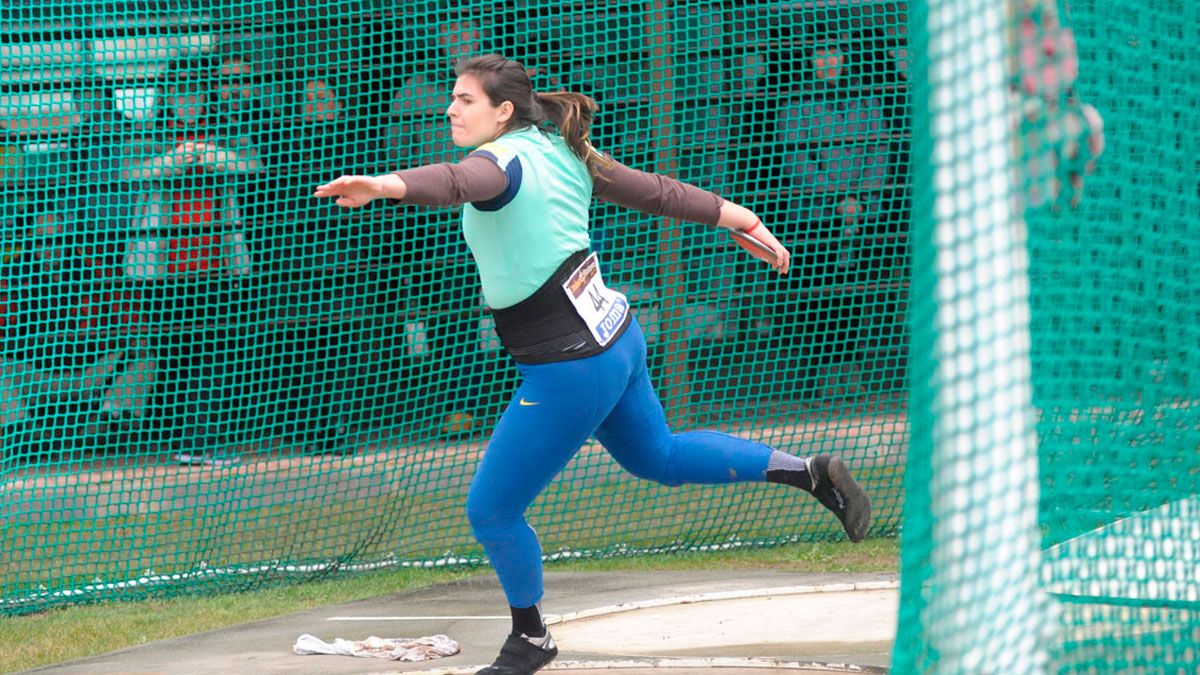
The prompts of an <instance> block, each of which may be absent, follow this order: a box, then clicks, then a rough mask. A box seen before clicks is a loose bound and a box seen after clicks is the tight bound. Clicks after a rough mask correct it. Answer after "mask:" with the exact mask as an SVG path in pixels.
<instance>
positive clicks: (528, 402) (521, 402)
mask: <svg viewBox="0 0 1200 675" xmlns="http://www.w3.org/2000/svg"><path fill="white" fill-rule="evenodd" d="M517 403H520V404H521V405H525V406H529V405H537V402H536V401H526V400H525V398H524V397H522V398H521V400H520V401H517Z"/></svg>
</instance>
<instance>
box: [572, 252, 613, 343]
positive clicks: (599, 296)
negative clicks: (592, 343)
mask: <svg viewBox="0 0 1200 675" xmlns="http://www.w3.org/2000/svg"><path fill="white" fill-rule="evenodd" d="M562 286H563V291H565V292H566V294H567V297H568V298H570V300H571V304H572V305H574V306H575V312H576V313H577V314H579V316H580V318H582V319H583V322H584V323H586V324H587V327H588V330H590V331H592V335H593V336H594V337H595V338H596V342H598V343H599V344H600V346H601V347H603V346H605V345H607V344H608V343H609V342H611V341H612V339H613V336H615V335H616V334H617V331H618V330H620V328H621V324H623V323H624V322H625V315H627V314H629V300H628V299H627V298H626V297H625V295H624V294H622V293H619V292H617V291H614V290H612V289H611V288H609V287H607V286H605V285H604V279H603V278H602V277H601V276H600V262H599V259H598V258H597V257H596V254H595V253H592V254H591V255H589V256H588V257H587V259H586V260H584V261H583V263H582V264H580V265H579V267H576V268H575V271H574V272H572V273H571V276H570V277H568V278H567V280H566V282H564V283H563V285H562Z"/></svg>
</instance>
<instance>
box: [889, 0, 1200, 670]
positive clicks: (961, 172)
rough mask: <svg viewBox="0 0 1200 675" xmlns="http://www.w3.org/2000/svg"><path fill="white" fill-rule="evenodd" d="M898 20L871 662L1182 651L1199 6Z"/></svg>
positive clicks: (901, 664)
mask: <svg viewBox="0 0 1200 675" xmlns="http://www.w3.org/2000/svg"><path fill="white" fill-rule="evenodd" d="M909 20H910V26H911V27H912V30H911V32H910V38H911V43H910V49H911V53H912V55H913V57H912V62H911V70H910V72H911V74H912V77H911V82H912V86H913V95H912V96H913V97H912V100H913V110H914V113H915V114H914V117H913V144H912V157H913V211H912V228H911V236H912V249H911V251H912V255H913V267H912V269H913V278H912V287H911V288H912V293H911V296H912V298H913V301H912V305H911V324H910V325H911V328H912V330H911V333H910V339H909V343H908V344H909V355H910V372H911V378H912V379H911V382H912V389H911V398H910V407H909V410H910V411H911V439H912V440H911V444H910V448H909V452H908V462H907V464H906V476H905V484H906V492H905V500H906V502H905V506H904V509H905V518H904V525H903V534H902V541H903V546H902V549H903V555H902V580H901V604H900V622H899V630H898V634H897V637H896V646H895V653H894V662H893V666H894V668H895V670H896V671H897V672H949V673H981V672H998V673H999V672H1004V673H1008V672H1012V673H1017V672H1021V673H1024V672H1093V673H1108V672H1122V673H1125V672H1154V673H1160V672H1170V673H1176V672H1178V673H1184V672H1189V673H1190V672H1195V671H1196V669H1197V667H1198V664H1200V628H1198V626H1200V621H1198V618H1200V615H1198V612H1200V496H1198V495H1200V402H1197V401H1196V400H1195V399H1194V395H1193V390H1191V387H1192V386H1196V378H1197V375H1198V370H1197V369H1198V365H1200V328H1198V325H1200V324H1198V322H1197V320H1198V319H1200V293H1197V291H1196V288H1197V281H1198V278H1197V274H1196V272H1195V271H1194V267H1195V266H1194V265H1192V263H1191V255H1192V254H1194V253H1195V251H1196V247H1197V245H1200V215H1198V214H1200V209H1198V208H1197V207H1200V203H1198V202H1200V195H1198V191H1197V188H1198V184H1197V164H1196V156H1197V153H1200V135H1197V133H1196V129H1197V128H1198V123H1200V112H1198V110H1200V108H1198V107H1197V103H1198V100H1197V99H1198V97H1200V87H1198V86H1197V85H1198V84H1200V28H1198V26H1200V23H1198V20H1200V11H1198V9H1197V7H1196V5H1195V3H1190V2H1185V1H1182V0H1181V1H1175V2H1171V1H1167V2H1155V3H1150V2H1134V3H1115V2H1105V1H1102V0H1082V1H1079V0H1073V1H1072V2H1070V3H1069V6H1060V7H1055V5H1054V4H1053V3H1052V2H1046V3H1041V2H1011V3H997V2H990V1H988V0H928V1H927V2H920V3H917V2H914V3H911V4H910V17H909ZM1061 26H1069V27H1071V28H1072V29H1073V31H1074V36H1075V42H1077V44H1078V55H1079V63H1078V78H1077V79H1076V78H1074V77H1073V71H1074V64H1072V63H1070V62H1069V59H1065V58H1063V54H1064V52H1063V50H1062V49H1061V47H1062V46H1064V45H1065V44H1066V43H1067V42H1069V40H1065V39H1064V31H1063V30H1062V27H1061ZM998 63H1006V64H1007V67H1006V68H1004V69H1003V70H1002V71H1001V72H997V71H996V70H995V65H996V64H998ZM1085 105H1091V106H1094V108H1095V109H1096V110H1097V111H1099V113H1100V115H1101V116H1102V117H1103V120H1104V129H1105V132H1104V134H1103V137H1104V139H1105V141H1106V148H1105V149H1104V151H1103V155H1101V156H1100V157H1099V159H1098V160H1097V161H1096V163H1095V173H1094V174H1093V175H1087V174H1088V171H1089V169H1090V168H1091V167H1089V166H1088V163H1089V161H1091V160H1092V159H1094V156H1093V153H1094V152H1095V150H1097V149H1098V148H1096V147H1094V146H1093V145H1092V143H1093V142H1094V141H1095V140H1096V139H1095V137H1096V136H1097V134H1096V129H1095V128H1093V127H1092V126H1090V125H1088V124H1087V122H1086V121H1087V115H1088V112H1087V110H1086V109H1085V107H1084V106H1085ZM1080 179H1083V180H1082V181H1081V180H1080Z"/></svg>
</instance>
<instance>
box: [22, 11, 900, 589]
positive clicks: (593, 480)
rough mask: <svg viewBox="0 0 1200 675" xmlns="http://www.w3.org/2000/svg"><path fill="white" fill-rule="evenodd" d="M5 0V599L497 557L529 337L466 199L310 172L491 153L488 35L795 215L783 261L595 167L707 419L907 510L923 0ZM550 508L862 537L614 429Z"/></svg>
mask: <svg viewBox="0 0 1200 675" xmlns="http://www.w3.org/2000/svg"><path fill="white" fill-rule="evenodd" d="M0 23H2V30H3V35H4V36H5V37H4V41H3V44H2V45H0V63H2V67H0V78H2V79H0V123H2V125H3V126H2V129H0V133H2V134H3V136H2V138H3V142H2V144H0V147H2V151H3V153H4V161H3V167H4V168H3V171H4V173H3V181H2V182H0V186H2V187H0V189H2V190H3V192H2V197H0V203H2V204H3V209H4V230H3V231H4V234H5V239H4V246H5V253H4V267H3V270H4V275H3V284H4V287H3V289H0V292H2V297H3V303H0V304H3V308H2V309H3V312H2V313H0V319H2V320H3V326H2V327H0V328H2V330H3V333H2V334H3V340H4V342H3V344H4V353H3V362H2V364H0V368H3V372H2V374H0V392H2V394H0V396H2V397H3V398H2V399H0V400H2V406H3V409H2V412H0V414H2V417H0V421H2V422H3V425H2V427H0V428H2V430H3V436H2V438H0V440H2V442H3V464H2V465H0V481H2V483H0V485H2V487H0V550H2V553H0V598H2V600H0V612H4V613H22V612H30V611H36V610H40V609H43V608H46V607H51V606H54V605H61V604H66V603H77V602H90V601H100V600H109V599H117V598H142V597H150V596H154V597H164V596H170V595H177V594H183V593H202V592H225V591H238V590H244V589H250V588H255V587H258V586H261V585H264V584H269V583H281V582H284V581H303V580H306V579H312V578H316V577H321V576H325V575H329V574H332V573H340V572H353V571H361V570H370V569H378V568H385V567H396V566H434V565H473V564H483V563H485V562H486V561H485V560H484V558H483V555H482V550H481V549H480V547H479V546H478V545H477V544H476V543H475V542H474V540H473V538H472V536H471V533H470V530H469V525H468V522H467V518H466V515H465V512H464V504H465V498H466V492H467V488H468V486H469V484H470V480H471V477H472V475H473V473H474V469H475V465H476V463H477V462H478V460H479V458H480V456H481V454H482V452H483V450H484V448H485V445H486V439H487V434H488V432H489V430H490V429H491V428H492V427H493V426H494V425H495V423H496V421H497V419H498V418H499V416H500V414H501V413H502V412H503V410H504V409H505V406H506V405H507V403H508V401H509V400H510V397H511V396H512V394H513V392H514V390H515V387H516V385H517V372H516V369H515V368H514V367H513V365H512V363H511V360H510V359H509V358H508V357H507V356H506V355H505V353H504V352H503V351H502V350H501V349H500V344H499V341H498V339H497V338H496V336H495V334H494V332H493V330H492V322H491V319H490V317H489V315H488V314H487V313H486V312H485V311H484V307H483V305H482V301H481V297H480V292H479V282H478V278H477V274H476V271H475V268H474V263H473V261H472V260H471V258H470V254H469V252H468V250H467V248H466V246H465V244H464V243H463V241H462V238H461V234H460V232H459V222H460V217H459V214H458V213H457V212H456V211H455V210H453V209H426V208H419V207H406V206H398V205H393V204H388V203H384V202H382V201H380V202H375V203H372V204H371V205H369V206H367V207H365V208H362V209H355V210H350V209H341V208H339V207H337V206H335V205H333V204H332V203H331V201H330V200H320V199H316V198H314V197H312V192H313V189H314V187H315V186H317V185H319V184H321V183H323V182H326V181H328V180H330V179H332V178H335V177H337V176H338V175H341V174H343V173H367V174H381V173H385V172H387V171H391V170H394V169H396V168H402V167H407V166H413V165H418V164H423V163H429V162H439V161H453V160H455V159H456V158H459V157H461V156H462V155H463V154H464V151H462V150H459V149H456V148H454V147H453V146H452V144H451V143H450V137H449V127H448V123H447V120H446V117H445V114H444V113H445V106H446V104H447V100H448V96H449V93H450V91H451V89H452V87H453V75H452V65H453V63H454V62H455V61H456V60H457V59H459V58H461V57H463V56H468V55H472V54H478V53H485V52H501V53H504V54H506V55H509V56H511V57H513V58H516V59H518V60H520V61H522V62H523V63H524V64H525V65H526V66H527V67H528V68H530V69H531V73H532V77H533V79H534V82H535V85H536V87H537V88H538V89H539V90H544V91H551V90H558V89H566V90H573V91H578V92H581V93H585V94H588V95H590V96H592V97H594V98H595V99H596V101H597V102H598V104H599V106H600V112H599V115H598V120H597V123H596V125H595V127H594V133H593V141H594V143H595V145H596V146H597V147H599V148H600V149H602V150H604V151H607V152H610V153H611V154H612V155H613V156H615V157H616V158H617V159H619V160H620V161H622V162H624V163H626V164H628V165H630V166H632V167H635V168H638V169H644V170H652V171H658V172H662V173H665V174H668V175H672V176H676V177H678V178H679V179H682V180H685V181H688V182H691V183H694V184H696V185H699V186H701V187H703V188H706V189H710V190H713V191H715V192H717V193H719V194H721V195H723V196H726V197H728V198H730V199H733V200H736V201H738V202H741V203H743V204H745V205H747V206H748V207H750V208H752V209H754V210H755V211H756V212H757V213H758V214H760V215H761V217H762V218H763V220H764V221H766V222H768V223H770V224H771V227H772V229H773V230H774V231H775V233H776V234H777V235H778V236H779V237H781V238H782V239H783V240H784V241H786V242H788V245H789V246H790V248H791V249H792V251H793V252H794V270H793V272H792V273H791V274H790V275H788V276H787V277H779V276H777V275H775V274H774V273H773V272H771V270H770V269H769V267H767V266H766V265H765V264H763V263H761V262H758V261H756V260H754V259H752V258H751V257H750V256H749V255H747V254H746V253H745V252H743V250H742V249H741V248H739V247H738V246H736V245H735V244H734V243H733V242H732V241H731V240H730V239H729V237H728V236H727V235H725V234H724V233H723V232H721V231H719V230H717V229H715V228H712V227H708V226H704V225H693V224H687V223H680V222H672V221H665V220H664V219H662V218H657V217H650V216H645V215H642V214H639V213H634V212H629V211H626V210H622V209H619V208H617V207H615V206H612V205H608V204H604V203H600V202H597V203H596V205H595V209H594V214H593V215H594V218H593V221H592V228H591V235H592V240H593V246H594V248H595V249H596V250H598V251H599V252H600V255H601V256H602V260H603V264H604V266H605V274H606V276H607V277H608V279H607V281H608V283H609V285H610V286H614V287H616V288H617V289H619V290H621V291H622V292H624V293H626V294H627V295H628V296H629V298H630V300H631V303H632V305H633V307H634V310H635V313H636V316H637V317H638V319H639V321H640V322H641V324H642V325H643V327H644V328H645V332H646V334H647V339H648V343H649V363H650V368H651V374H652V378H653V381H654V382H655V384H656V386H657V387H658V389H659V393H660V395H661V398H662V400H663V404H664V407H665V409H666V412H667V415H668V417H669V418H670V420H671V423H672V424H673V426H674V427H675V428H676V429H677V430H684V429H696V428H709V429H720V430H725V431H728V432H731V433H736V434H740V435H743V436H746V437H750V438H754V439H758V440H761V441H763V442H766V443H769V444H771V445H773V446H775V447H778V448H780V449H782V450H785V451H788V452H791V453H795V454H801V455H808V454H815V453H820V452H829V453H837V454H840V455H842V456H843V457H844V458H845V459H846V461H847V462H848V463H849V464H850V465H851V467H852V468H853V469H854V471H855V472H856V473H857V475H858V477H859V478H860V479H861V480H862V481H863V482H864V484H865V485H866V488H867V489H868V490H869V491H870V493H871V495H872V497H873V498H874V500H875V504H876V509H875V521H874V526H873V529H872V533H873V534H874V535H878V536H888V535H894V534H895V533H896V532H897V530H898V528H899V518H900V492H901V475H902V472H901V466H902V462H903V457H904V448H905V445H906V443H907V438H906V434H905V431H906V421H905V414H904V408H905V390H906V384H905V370H904V354H903V348H904V345H903V339H904V338H903V336H904V334H905V330H906V329H905V311H904V308H905V305H906V295H907V286H908V282H907V277H908V274H907V271H906V269H907V268H906V265H907V263H906V258H905V255H904V250H905V246H906V241H907V240H906V230H907V223H908V211H907V209H908V207H907V199H908V197H907V192H908V189H909V180H908V169H907V163H908V161H907V154H906V153H907V147H908V142H909V131H908V118H907V110H906V100H907V99H906V97H907V93H908V90H907V84H906V74H905V58H906V55H905V51H904V49H905V32H906V27H905V16H904V13H903V12H902V11H901V8H900V6H899V5H897V4H895V3H879V4H874V3H864V4H857V3H855V4H848V3H842V4H840V5H839V6H838V7H837V8H824V7H814V8H811V9H803V10H798V9H797V8H796V7H795V6H794V5H790V4H784V3H776V2H770V3H766V2H764V3H750V4H739V5H737V6H736V7H735V6H726V5H722V4H720V3H716V2H669V3H668V2H657V3H640V2H624V1H620V2H617V1H611V2H582V3H581V2H576V3H559V2H532V1H531V2H518V3H507V4H506V3H490V2H488V3H474V4H471V3H465V4H464V3H458V2H455V3H449V2H436V1H424V2H405V3H391V2H389V3H379V4H377V5H372V4H369V3H363V2H359V1H358V0H328V1H315V0H313V1H308V2H286V3H285V2H278V3H275V2H245V3H242V2H211V1H205V2H200V1H199V0H196V1H195V2H194V3H192V4H189V3H188V2H183V1H180V2H168V1H165V0H164V1H163V2H91V3H82V2H77V1H73V2H51V1H49V0H35V2H33V3H25V4H24V5H17V6H15V7H14V6H12V5H6V6H5V9H3V10H0ZM181 453H182V454H183V456H182V457H181V456H180V454H181ZM184 462H188V463H184ZM529 518H530V521H531V523H532V524H533V526H534V527H536V528H537V530H538V532H539V535H540V537H541V540H542V544H543V547H544V550H545V554H546V556H547V557H548V558H549V559H551V560H556V559H563V558H575V557H582V556H591V557H595V556H614V555H626V554H635V553H658V552H670V551H679V550H690V551H699V550H712V549H721V548H733V547H742V546H763V545H773V544H780V543H785V542H795V541H813V540H834V539H842V538H844V536H845V535H844V534H843V533H842V530H841V527H840V525H839V524H838V523H837V521H836V519H834V518H833V517H832V515H830V514H829V513H828V512H827V511H824V510H823V509H822V508H821V507H820V505H819V504H818V503H817V502H816V501H815V500H813V499H811V498H809V497H807V496H806V495H802V494H800V493H797V492H795V491H794V490H790V489H785V488H781V487H779V486H777V485H766V484H741V485H736V486H728V487H715V488H714V487H709V486H687V487H682V488H665V487H662V486H659V485H657V484H654V483H651V482H647V481H644V480H640V479H637V478H635V477H633V476H631V475H629V474H627V473H626V472H624V471H623V470H622V469H621V468H620V467H619V466H618V465H617V464H616V463H615V462H614V461H613V460H612V459H611V458H610V457H609V456H608V455H607V453H605V452H604V451H603V450H602V448H601V447H600V446H599V445H598V444H596V443H595V442H589V443H588V444H587V445H585V447H584V448H583V450H582V451H581V452H580V453H579V454H578V455H577V457H576V458H575V459H574V460H573V461H572V462H571V463H570V464H569V465H568V466H567V467H566V469H565V471H563V473H562V474H561V476H560V477H559V478H558V479H557V480H556V481H554V482H553V483H552V484H551V485H550V486H549V488H548V489H547V490H546V492H545V493H544V494H543V495H542V497H541V498H540V499H539V500H538V501H537V502H535V504H534V505H533V507H532V509H531V510H530V513H529Z"/></svg>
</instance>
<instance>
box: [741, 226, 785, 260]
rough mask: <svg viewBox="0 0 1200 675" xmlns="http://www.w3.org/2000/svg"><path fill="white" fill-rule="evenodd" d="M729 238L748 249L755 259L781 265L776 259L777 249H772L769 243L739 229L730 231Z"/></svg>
mask: <svg viewBox="0 0 1200 675" xmlns="http://www.w3.org/2000/svg"><path fill="white" fill-rule="evenodd" d="M729 236H730V237H733V241H734V242H735V243H737V245H738V246H741V247H742V248H744V249H746V250H747V251H748V252H749V253H750V255H752V256H754V257H755V258H758V259H759V260H762V261H764V262H767V263H770V264H771V265H778V264H779V259H778V258H776V257H775V249H773V248H771V245H770V244H768V243H767V242H765V241H763V240H761V239H758V238H757V237H755V236H754V235H751V234H747V233H746V232H744V231H742V230H737V229H731V230H729Z"/></svg>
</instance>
